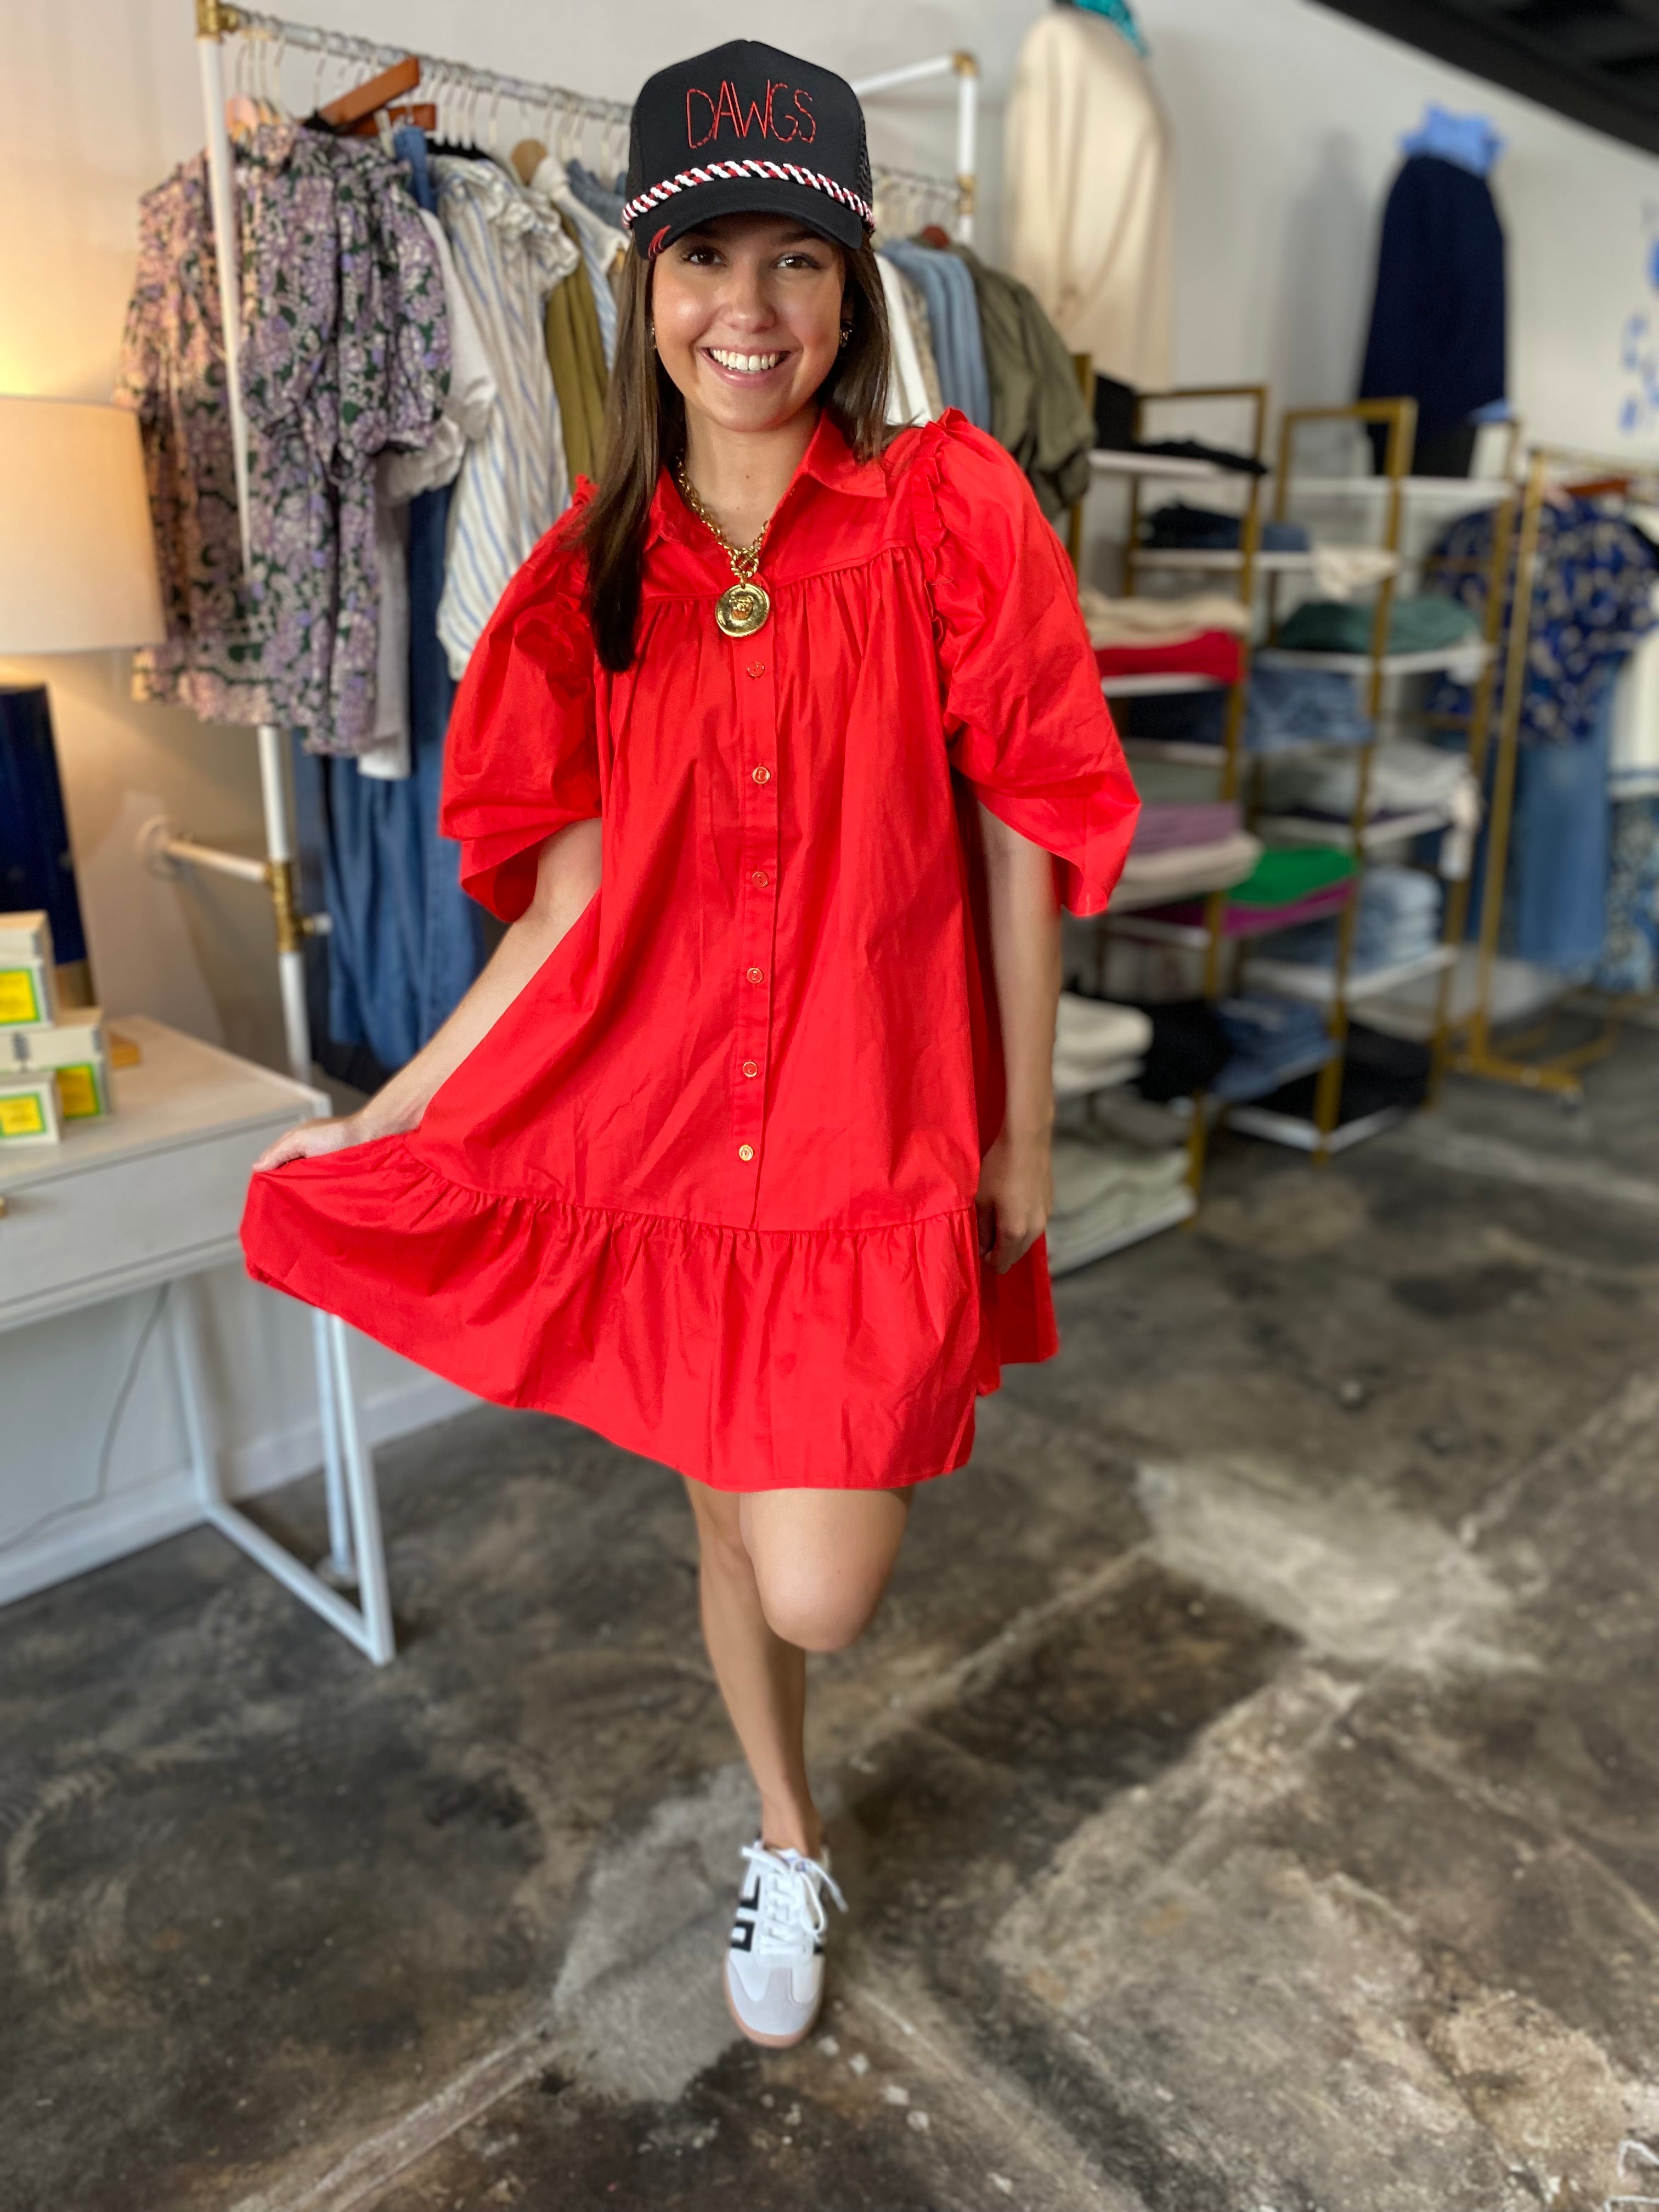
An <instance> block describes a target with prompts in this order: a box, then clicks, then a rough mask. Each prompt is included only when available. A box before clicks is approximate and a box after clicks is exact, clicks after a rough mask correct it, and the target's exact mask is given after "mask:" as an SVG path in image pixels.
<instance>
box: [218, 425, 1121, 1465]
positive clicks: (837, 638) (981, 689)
mask: <svg viewBox="0 0 1659 2212" xmlns="http://www.w3.org/2000/svg"><path fill="white" fill-rule="evenodd" d="M763 576H764V580H765V582H766V585H767V588H768V590H769V592H770V593H771V595H772V615H771V619H770V621H769V623H767V624H766V626H765V628H764V629H762V630H761V631H759V632H758V633H757V635H755V636H753V637H750V638H740V639H733V638H729V637H726V636H724V635H722V634H721V632H720V630H719V629H717V628H716V626H715V623H714V601H715V599H717V598H718V596H719V595H720V592H722V591H723V590H724V589H725V588H726V586H727V585H728V584H729V583H730V582H731V570H730V567H729V565H728V563H727V562H726V556H724V554H722V553H721V552H720V549H719V547H718V546H717V545H716V544H714V539H713V538H711V536H710V535H709V533H708V530H707V529H706V528H705V527H704V526H703V525H702V523H701V522H699V521H698V520H696V518H695V517H694V516H693V515H692V514H691V513H690V512H689V510H688V509H687V508H686V507H685V506H684V502H683V501H682V500H681V498H680V495H679V494H678V490H677V489H675V487H674V485H673V483H672V481H671V478H670V477H668V476H667V475H666V474H665V475H664V477H663V479H662V481H661V483H659V486H658V489H657V493H656V497H655V501H654V505H653V509H652V516H651V523H650V531H649V540H648V548H647V554H646V560H645V572H644V586H643V591H642V594H641V610H640V622H639V629H638V633H637V637H638V649H637V653H636V658H635V663H634V665H633V666H632V667H631V668H630V669H629V670H628V671H626V673H624V674H623V675H620V676H617V675H612V674H611V673H610V672H609V671H606V670H605V669H604V668H603V667H601V666H600V665H599V663H598V661H597V659H596V658H595V656H594V653H593V648H592V636H591V634H590V632H589V629H588V626H587V622H586V615H585V612H584V610H583V605H582V591H581V568H580V556H579V555H577V554H576V553H574V552H573V551H572V550H569V547H568V529H567V528H566V527H564V526H561V527H560V528H558V529H556V530H555V531H554V532H551V533H550V535H549V536H548V537H547V538H544V540H543V542H542V544H540V545H539V546H538V548H537V550H536V551H535V552H534V553H533V554H532V556H531V557H530V559H529V560H528V561H527V562H526V564H525V566H524V568H522V569H521V570H520V574H519V575H518V576H517V577H516V579H515V580H514V581H513V584H512V586H510V588H509V589H508V591H507V594H506V596H505V597H504V598H503V599H502V601H501V606H500V608H499V610H498V611H497V612H496V614H495V618H494V620H493V621H492V623H490V626H489V629H488V630H487V631H486V633H485V635H484V636H483V639H482V640H481V641H480V642H479V645H478V647H477V650H476V651H475V653H474V654H473V656H472V661H471V666H470V668H469V669H468V671H467V676H466V680H465V684H464V685H463V686H462V689H461V692H460V695H459V697H458V699H457V701H456V705H455V714H454V718H453V721H452V723H451V726H450V732H449V740H448V746H449V751H448V765H447V787H446V793H445V800H444V809H443V826H444V828H445V829H446V830H447V833H448V834H449V835H450V836H453V837H457V838H459V840H460V843H461V873H462V878H463V880H464V882H465V884H466V885H467V887H468V889H469V890H471V892H472V893H473V895H474V896H476V897H477V898H479V899H481V900H483V902H484V903H485V904H486V905H487V906H488V907H489V908H490V909H491V910H492V911H493V912H494V913H495V914H496V915H500V916H501V918H502V919H503V920H506V921H511V920H512V919H513V918H514V917H515V916H516V915H520V914H521V913H522V912H523V910H524V908H525V907H526V904H527V902H528V901H529V899H530V896H531V893H532V888H533V885H534V881H535V872H536V863H537V855H538V848H540V846H541V844H542V842H543V841H544V839H545V838H546V837H548V836H550V835H551V834H552V833H553V832H554V831H555V830H557V829H561V828H562V827H563V826H564V825H565V824H566V823H571V822H576V821H580V820H583V819H586V818H591V817H594V816H598V817H600V818H601V819H602V821H603V823H604V831H603V860H602V878H603V880H602V888H601V889H600V890H599V893H598V894H597V895H596V896H595V897H594V898H593V899H592V902H591V903H590V904H589V905H588V907H587V908H586V911H585V912H584V913H583V915H581V917H580V920H579V921H577V922H576V923H575V925H574V927H572V929H571V930H570V931H569V933H568V935H567V936H566V937H565V938H564V939H563V940H562V942H561V943H560V945H558V946H557V948H556V950H555V951H554V952H553V953H552V954H551V955H550V957H549V958H548V960H547V961H546V963H545V964H544V966H543V967H542V969H540V971H539V972H538V975H536V977H535V979H534V981H532V983H530V984H529V985H528V986H527V987H526V989H525V990H524V991H523V992H522V993H521V994H520V996H519V998H518V999H517V1000H515V1001H514V1002H513V1005H512V1006H509V1007H508V1009H507V1012H505V1013H504V1014H503V1015H502V1016H501V1018H500V1020H499V1021H498V1022H497V1023H496V1024H495V1027H494V1028H493V1029H492V1030H490V1032H489V1036H487V1037H486V1038H485V1039H484V1040H483V1042H482V1043H481V1044H479V1045H478V1046H477V1048H476V1049H475V1050H474V1051H473V1052H472V1053H471V1055H470V1056H469V1057H468V1059H467V1060H465V1062H463V1064H462V1065H461V1066H459V1068H458V1069H457V1070H456V1071H455V1073H454V1074H453V1075H452V1076H451V1077H450V1079H448V1081H447V1083H445V1084H444V1085H443V1087H442V1088H441V1090H440V1091H438V1092H437V1094H436V1096H435V1097H434V1098H433V1100H432V1103H431V1104H430V1105H429V1106H428V1109H427V1111H426V1114H425V1116H424V1118H423V1119H422V1122H421V1124H420V1126H419V1127H418V1128H416V1129H414V1130H412V1131H410V1132H409V1133H407V1134H404V1135H401V1136H393V1137H383V1138H380V1139H376V1140H375V1141H374V1142H373V1143H369V1144H365V1145H360V1146H354V1147H352V1148H351V1149H349V1150H348V1151H344V1152H334V1153H331V1154H329V1155H327V1156H326V1157H325V1158H319V1159H310V1160H301V1161H295V1162H293V1163H291V1164H289V1165H288V1166H286V1167H283V1168H280V1169H277V1170H275V1171H273V1172H270V1173H267V1174H264V1175H260V1176H255V1177H254V1179H253V1182H252V1188H251V1190H250V1192H249V1195H248V1201H247V1211H246V1217H245V1219H244V1222H243V1226H242V1239H243V1244H244V1248H245V1249H246V1255H247V1261H248V1266H249V1267H250V1269H251V1271H252V1273H253V1274H254V1275H255V1276H256V1277H257V1278H258V1279H259V1280H260V1281H262V1282H264V1283H269V1284H271V1285H275V1286H276V1288H277V1289H279V1290H284V1291H290V1292H291V1293H292V1294H293V1295H294V1296H295V1297H298V1298H301V1299H304V1300H305V1301H306V1302H307V1304H312V1305H314V1306H320V1307H322V1308H324V1309H325V1310H327V1311H329V1312H331V1313H337V1314H339V1315H341V1316H343V1318H344V1319H345V1320H347V1321H348V1322H350V1323H351V1324H352V1325H353V1326H354V1327H355V1328H361V1329H362V1330H364V1331H365V1332H366V1333H367V1334H368V1335H370V1336H373V1337H377V1338H379V1339H380V1341H381V1342H382V1343H383V1344H387V1345H390V1346H392V1348H393V1349H394V1350H396V1351H398V1352H404V1353H406V1354H407V1355H408V1357H409V1358H411V1359H415V1360H417V1361H419V1362H420V1363H421V1364H422V1365H423V1366H426V1367H428V1368H431V1369H433V1370H435V1371H436V1372H437V1373H439V1374H441V1375H444V1376H449V1377H450V1378H451V1380H453V1382H456V1383H460V1384H462V1385H464V1386H465V1388H466V1389H470V1390H472V1391H476V1392H477V1393H478V1394H479V1395H482V1396H483V1397H486V1398H490V1399H494V1400H495V1401H498V1402H499V1403H501V1404H504V1405H510V1406H532V1407H540V1408H542V1409H543V1410H544V1411H546V1412H549V1413H562V1414H564V1415H566V1416H568V1418H570V1419H573V1420H576V1421H580V1422H582V1423H584V1424H586V1425H587V1426H588V1427H590V1428H592V1429H595V1430H597V1431H599V1433H600V1434H601V1435H602V1436H605V1437H609V1438H611V1440H612V1441H613V1442H615V1443H618V1444H621V1445H623V1446H624V1447H625V1448H626V1449H629V1450H631V1451H636V1452H641V1453H643V1454H645V1455H648V1456H649V1457H651V1458H653V1459H656V1460H659V1461H662V1462H665V1463H666V1464H667V1465H669V1466H670V1467H673V1468H678V1469H680V1470H681V1471H682V1472H683V1473H684V1474H689V1475H692V1476H695V1477H696V1478H697V1479H698V1480H702V1481H703V1482H707V1483H710V1484H713V1485H714V1486H716V1487H717V1488H720V1489H722V1490H734V1491H736V1490H767V1489H782V1488H789V1487H801V1488H811V1487H824V1488H849V1489H864V1488H878V1487H881V1486H893V1485H899V1484H905V1483H911V1482H916V1481H920V1480H924V1479H926V1478H927V1477H929V1476H932V1475H937V1474H945V1473H947V1472H948V1471H949V1470H951V1468H957V1467H960V1466H961V1465H962V1464H963V1462H965V1461H966V1460H967V1458H968V1456H969V1452H970V1450H971V1449H972V1445H973V1434H974V1405H975V1394H976V1392H977V1391H982V1390H989V1389H994V1388H995V1387H996V1384H997V1381H998V1378H999V1374H1000V1364H1001V1363H1002V1362H1003V1361H1004V1360H1028V1359H1043V1358H1048V1357H1049V1356H1050V1355H1051V1354H1052V1353H1053V1352H1054V1350H1055V1349H1056V1346H1057V1343H1058V1339H1057V1337H1056V1334H1055V1330H1054V1310H1053V1306H1052V1304H1051V1301H1050V1298H1049V1293H1048V1266H1047V1261H1046V1257H1045V1254H1044V1250H1043V1248H1042V1245H1041V1244H1040V1243H1039V1244H1038V1246H1037V1247H1036V1249H1035V1250H1034V1251H1033V1252H1032V1253H1031V1254H1030V1255H1029V1256H1028V1257H1027V1258H1026V1259H1025V1260H1024V1261H1021V1263H1020V1264H1019V1265H1018V1267H1014V1268H1013V1269H1012V1270H1011V1271H1010V1272H1009V1273H1007V1274H1006V1275H1003V1276H999V1275H997V1274H996V1273H995V1272H994V1270H993V1269H992V1268H990V1267H988V1266H987V1265H986V1264H985V1263H983V1262H981V1259H980V1255H979V1249H978V1237H977V1227H976V1221H975V1204H974V1194H975V1188H976V1187H977V1183H978V1180H979V1170H980V1161H981V1151H982V1147H983V1146H985V1145H986V1144H987V1143H988V1142H989V1140H990V1139H991V1138H992V1137H993V1136H994V1134H995V1133H996V1131H997V1129H998V1128H999V1127H1000V1121H1001V1115H1002V1095H1001V1093H1002V1078H1001V1064H1000V1052H999V1048H998V1044H997V1037H996V1024H995V1004H994V993H993V992H992V989H991V987H990V978H989V964H988V953H987V940H986V935H985V911H984V897H983V885H982V873H981V863H980V858H979V850H978V843H977V816H976V814H975V810H974V807H973V804H972V800H973V797H974V795H975V794H977V796H978V797H979V798H981V799H983V800H984V801H985V803H986V805H987V806H988V807H989V808H990V809H991V810H992V811H994V813H996V814H997V815H999V816H1000V817H1001V818H1002V820H1004V821H1005V822H1006V823H1009V824H1011V826H1012V827H1013V828H1014V829H1018V830H1019V831H1020V832H1021V833H1022V834H1023V835H1024V836H1026V837H1029V838H1030V839H1031V840H1032V841H1033V842H1036V843H1037V844H1039V845H1042V846H1043V847H1045V848H1047V849H1048V851H1049V852H1051V853H1053V854H1055V855H1056V857H1057V864H1058V866H1057V872H1058V877H1059V881H1060V891H1061V895H1062V896H1063V897H1064V899H1065V902H1066V904H1067V905H1068V906H1069V907H1070V908H1071V909H1072V911H1073V913H1076V914H1093V913H1097V912H1098V911H1099V909H1100V908H1102V907H1103V906H1104V905H1105V903H1106V901H1107V898H1108V896H1109V893H1110V891H1111V888H1112V885H1113V884H1114V883H1115V880H1116V878H1117V875H1118V872H1119V869H1120V868H1121V865H1122V862H1123V858H1124V855H1125V854H1126V852H1127V849H1128V845H1129V840H1130V836H1131V835H1132V832H1133V827H1134V817H1135V811H1136V799H1135V795H1134V790H1133V785H1132V783H1131V782H1130V780H1129V775H1128V772H1127V769H1126V768H1125V766H1124V763H1123V757H1122V752H1121V748H1120V746H1119V744H1118V742H1117V738H1116V737H1115V733H1114V732H1113V728H1112V724H1111V720H1110V718H1109V715H1108V714H1107V711H1106V708H1105V705H1104V703H1103V700H1102V698H1101V694H1100V683H1099V678H1098V677H1097V674H1096V671H1095V662H1094V654H1093V653H1092V651H1091V647H1090V645H1089V641H1088V638H1087V636H1086V635H1085V630H1084V626H1083V620H1082V617H1081V615H1080V614H1079V610H1078V604H1077V594H1076V591H1075V588H1074V586H1073V581H1072V576H1071V572H1070V569H1069V568H1068V567H1067V565H1066V559H1065V556H1064V554H1063V553H1062V550H1061V548H1060V541H1059V540H1058V538H1056V537H1055V535H1054V532H1053V530H1052V529H1051V528H1050V527H1049V526H1048V523H1047V522H1046V521H1045V520H1043V518H1042V513H1040V511H1039V509H1038V507H1037V504H1036V500H1035V499H1034V498H1033V496H1032V495H1031V492H1030V488H1029V487H1028V485H1027V484H1026V482H1025V479H1024V477H1023V476H1022V475H1021V474H1020V472H1019V471H1018V468H1017V467H1016V465H1015V464H1014V463H1013V461H1012V459H1010V458H1009V456H1008V455H1007V454H1006V453H1005V452H1004V451H1003V450H1002V448H1001V447H999V446H997V445H995V444H994V443H993V441H991V440H990V439H989V438H987V437H986V436H984V435H982V434H981V432H979V431H977V430H975V429H974V428H971V427H970V426H969V424H968V423H967V422H965V421H964V420H963V417H962V416H959V415H957V414H955V413H950V414H947V415H945V416H944V417H943V419H942V420H941V421H939V422H934V423H931V424H928V425H927V426H926V427H924V428H920V429H915V430H908V431H906V432H904V433H902V435H900V436H899V437H898V438H897V439H896V441H894V443H893V444H892V445H891V446H890V447H889V448H888V450H887V451H886V453H884V454H883V455H882V456H881V457H880V458H879V459H876V460H873V461H870V462H867V463H864V464H860V463H859V462H857V461H855V460H854V458H853V456H852V454H851V453H850V452H849V450H848V447H847V445H846V443H845V441H844V440H843V439H842V437H841V435H840V434H839V433H838V431H837V430H836V428H835V426H834V424H833V423H832V422H830V420H829V416H824V417H823V419H822V421H821V422H820V423H819V426H818V428H817V431H816V433H815V434H814V436H813V439H812V442H811V447H809V449H808V451H807V453H806V455H805V459H803V460H802V462H801V465H800V467H799V471H797V473H796V476H795V477H794V480H793V483H791V484H790V487H789V489H788V491H787V493H786V495H785V496H784V498H783V500H782V501H781V504H780V506H779V507H778V509H777V512H776V513H775V517H774V519H773V522H772V526H771V529H770V531H769V534H768V538H767V543H766V553H765V561H764V566H763ZM952 771H954V772H955V774H954V775H953V774H952Z"/></svg>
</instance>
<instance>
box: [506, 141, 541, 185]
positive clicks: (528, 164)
mask: <svg viewBox="0 0 1659 2212" xmlns="http://www.w3.org/2000/svg"><path fill="white" fill-rule="evenodd" d="M512 158H513V173H514V174H515V175H516V176H517V178H518V179H519V182H520V184H521V185H527V184H528V183H529V182H530V179H532V177H533V176H534V175H535V173H536V172H537V170H538V169H539V168H540V167H541V166H542V163H543V162H544V161H545V160H546V159H547V149H546V147H545V146H544V145H543V143H542V142H541V140H540V139H539V138H520V141H519V143H518V144H517V145H516V146H515V147H514V148H513V156H512Z"/></svg>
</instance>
